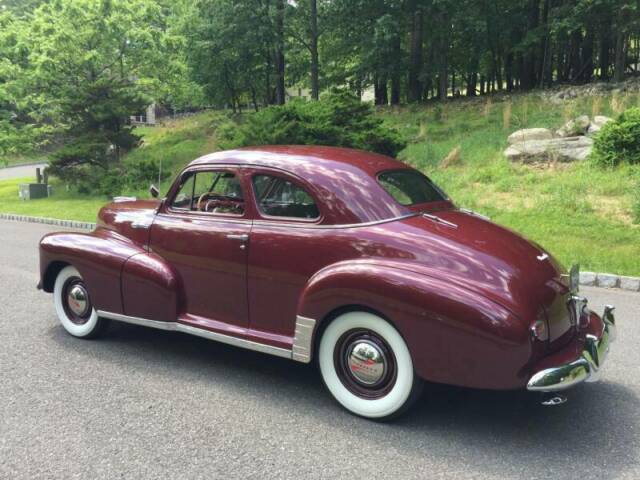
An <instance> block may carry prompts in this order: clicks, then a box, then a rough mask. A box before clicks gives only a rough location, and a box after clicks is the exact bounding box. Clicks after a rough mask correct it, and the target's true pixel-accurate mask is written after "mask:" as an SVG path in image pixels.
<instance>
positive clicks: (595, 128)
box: [587, 115, 613, 136]
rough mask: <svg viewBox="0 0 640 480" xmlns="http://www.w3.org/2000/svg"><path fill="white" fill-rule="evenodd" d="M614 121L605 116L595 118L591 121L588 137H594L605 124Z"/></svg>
mask: <svg viewBox="0 0 640 480" xmlns="http://www.w3.org/2000/svg"><path fill="white" fill-rule="evenodd" d="M611 120H613V119H612V118H609V117H605V116H604V115H596V116H595V117H593V120H592V121H591V125H589V128H588V129H587V135H589V136H593V135H595V134H596V133H598V132H599V131H600V129H601V128H602V127H603V126H604V125H605V123H607V122H610V121H611Z"/></svg>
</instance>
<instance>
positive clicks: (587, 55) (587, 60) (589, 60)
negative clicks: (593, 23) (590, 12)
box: [580, 28, 593, 83]
mask: <svg viewBox="0 0 640 480" xmlns="http://www.w3.org/2000/svg"><path fill="white" fill-rule="evenodd" d="M580 57H581V62H580V63H581V67H580V68H581V72H580V80H581V81H582V82H584V83H588V82H590V81H591V77H593V30H592V29H591V28H587V31H586V33H585V36H584V39H583V41H582V50H581V52H580Z"/></svg>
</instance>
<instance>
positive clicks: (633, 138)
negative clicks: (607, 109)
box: [592, 107, 640, 167]
mask: <svg viewBox="0 0 640 480" xmlns="http://www.w3.org/2000/svg"><path fill="white" fill-rule="evenodd" d="M592 155H593V159H594V160H595V162H596V163H598V164H599V165H604V166H608V167H612V166H615V165H618V164H619V163H629V164H635V163H640V107H634V108H630V109H628V110H626V111H625V112H623V113H622V114H621V115H620V117H618V119H617V120H615V121H612V122H608V123H606V124H605V125H604V126H603V127H602V129H601V130H600V132H598V134H597V135H596V137H595V139H594V144H593V154H592Z"/></svg>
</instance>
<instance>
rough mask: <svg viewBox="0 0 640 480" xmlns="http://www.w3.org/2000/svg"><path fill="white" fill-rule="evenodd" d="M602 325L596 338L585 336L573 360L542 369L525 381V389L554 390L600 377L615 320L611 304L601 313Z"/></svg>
mask: <svg viewBox="0 0 640 480" xmlns="http://www.w3.org/2000/svg"><path fill="white" fill-rule="evenodd" d="M602 323H603V325H604V327H603V331H602V334H601V335H600V338H598V337H596V336H595V335H592V334H587V335H586V336H585V342H584V350H583V351H582V353H581V355H580V357H579V358H577V359H576V360H574V361H573V362H570V363H567V364H564V365H559V366H557V367H552V368H545V369H544V370H541V371H539V372H538V373H536V374H534V375H533V376H532V377H531V379H530V380H529V382H528V383H527V390H530V391H534V392H558V391H561V390H566V389H567V388H571V387H573V386H574V385H576V384H578V383H581V382H595V381H597V380H598V379H599V377H600V371H601V368H602V365H603V363H604V361H605V359H606V357H607V354H608V353H609V345H610V344H611V342H613V341H614V340H615V336H616V322H615V318H614V316H613V307H611V306H606V307H605V309H604V313H603V314H602Z"/></svg>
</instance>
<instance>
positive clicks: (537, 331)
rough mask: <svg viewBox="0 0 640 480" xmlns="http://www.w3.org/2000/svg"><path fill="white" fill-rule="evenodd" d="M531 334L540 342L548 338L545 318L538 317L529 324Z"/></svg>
mask: <svg viewBox="0 0 640 480" xmlns="http://www.w3.org/2000/svg"><path fill="white" fill-rule="evenodd" d="M531 336H532V337H533V338H535V339H536V340H539V341H541V342H546V341H547V340H549V328H548V327H547V322H546V320H543V319H538V320H536V321H535V322H534V323H533V325H531Z"/></svg>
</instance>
